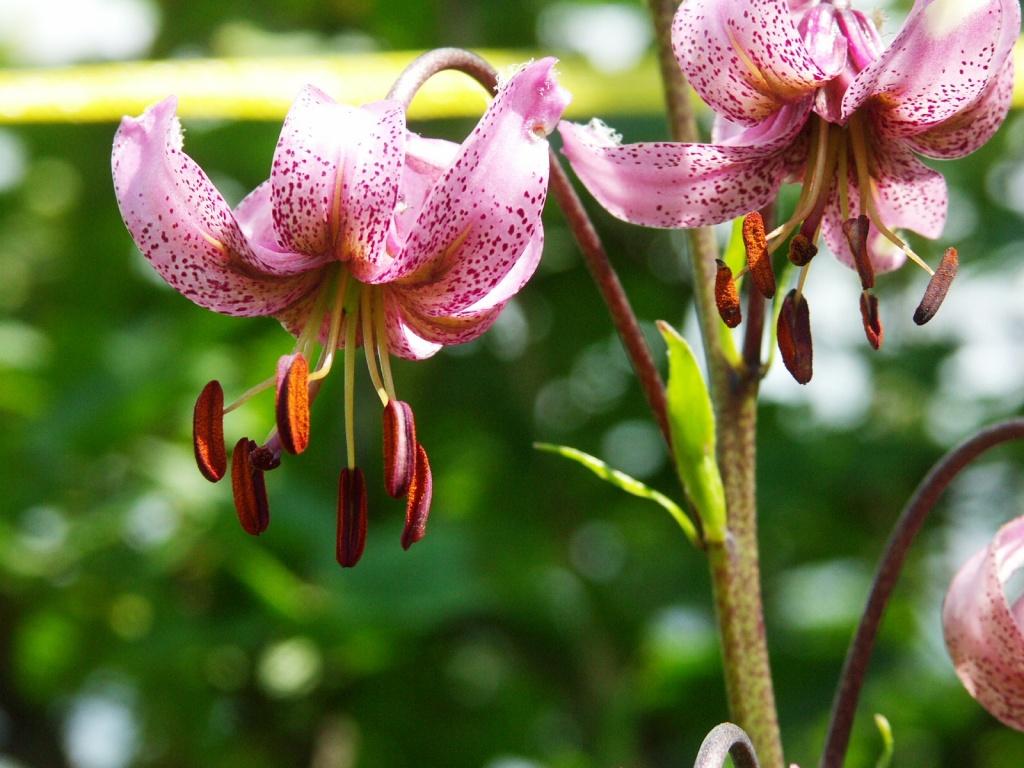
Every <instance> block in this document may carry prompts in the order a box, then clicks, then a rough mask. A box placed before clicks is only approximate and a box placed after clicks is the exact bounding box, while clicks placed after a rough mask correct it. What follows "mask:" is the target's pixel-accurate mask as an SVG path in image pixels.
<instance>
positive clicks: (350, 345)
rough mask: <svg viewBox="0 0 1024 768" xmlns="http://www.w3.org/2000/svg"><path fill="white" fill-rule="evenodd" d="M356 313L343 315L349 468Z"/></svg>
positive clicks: (351, 463) (352, 447) (352, 461)
mask: <svg viewBox="0 0 1024 768" xmlns="http://www.w3.org/2000/svg"><path fill="white" fill-rule="evenodd" d="M356 314H357V313H352V314H349V313H346V315H345V453H346V458H347V461H348V463H347V466H348V468H349V469H350V470H354V469H355V467H356V426H355V415H356Z"/></svg>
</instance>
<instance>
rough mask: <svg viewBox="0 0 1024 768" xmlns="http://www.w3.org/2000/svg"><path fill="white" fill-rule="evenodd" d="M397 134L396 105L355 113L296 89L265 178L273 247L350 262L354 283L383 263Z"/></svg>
mask: <svg viewBox="0 0 1024 768" xmlns="http://www.w3.org/2000/svg"><path fill="white" fill-rule="evenodd" d="M405 134H406V131H405V113H404V112H403V111H402V108H401V105H400V104H398V103H397V102H388V101H382V102H377V103H376V104H370V105H368V106H366V107H360V108H358V109H357V108H354V107H349V106H345V105H343V104H337V103H335V102H334V101H333V100H332V99H331V98H330V97H329V96H327V95H326V94H324V93H323V92H322V91H320V90H318V89H317V88H314V87H312V86H307V87H306V88H304V89H303V91H302V92H301V93H300V94H299V97H298V98H297V99H296V100H295V103H294V104H293V105H292V108H291V110H290V111H289V112H288V116H287V117H286V118H285V121H284V126H283V127H282V129H281V138H280V139H279V140H278V143H277V150H276V151H275V152H274V162H273V167H272V170H271V174H270V181H271V189H272V202H273V214H274V224H275V226H276V228H277V232H278V236H279V238H280V241H281V244H282V245H283V246H284V247H286V248H289V249H291V250H295V251H299V252H302V253H306V254H309V255H311V256H321V255H325V254H326V255H331V256H333V258H337V259H339V260H342V261H348V260H351V261H352V265H351V268H352V271H353V274H355V275H356V277H361V276H362V274H363V273H364V272H372V271H374V269H375V268H376V267H377V263H378V262H379V261H380V260H381V259H384V258H387V257H386V253H385V249H384V244H385V241H386V238H387V232H388V225H389V223H390V220H391V214H392V211H393V210H394V207H395V201H396V199H397V195H398V183H399V178H400V173H401V167H402V161H403V157H404V145H405Z"/></svg>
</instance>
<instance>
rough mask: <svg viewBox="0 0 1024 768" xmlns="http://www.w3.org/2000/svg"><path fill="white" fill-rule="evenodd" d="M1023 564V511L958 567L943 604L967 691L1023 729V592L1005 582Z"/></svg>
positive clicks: (954, 656)
mask: <svg viewBox="0 0 1024 768" xmlns="http://www.w3.org/2000/svg"><path fill="white" fill-rule="evenodd" d="M1021 568H1024V517H1018V518H1017V519H1016V520H1013V521H1011V522H1009V523H1007V524H1006V525H1004V526H1003V527H1002V528H1001V529H1000V530H999V533H997V534H996V536H995V538H994V539H993V540H992V542H991V543H990V544H989V545H988V546H987V547H986V548H985V549H983V550H981V551H980V552H978V553H976V554H975V555H974V556H973V557H972V558H971V559H970V560H968V561H967V563H966V564H965V565H964V566H963V567H962V568H961V569H960V570H959V571H958V572H957V574H956V576H955V577H954V578H953V583H952V584H951V585H950V587H949V592H948V593H947V594H946V602H945V604H944V605H943V608H942V625H943V629H944V631H945V636H946V648H947V649H949V655H950V657H951V658H952V659H953V664H954V666H955V667H956V673H957V675H959V676H960V680H961V682H963V684H964V687H966V688H967V691H968V693H970V694H971V696H973V697H974V698H975V699H977V700H978V703H980V704H981V705H982V706H983V707H985V709H987V710H988V711H989V712H991V713H992V714H993V715H994V716H995V717H997V718H999V719H1000V720H1001V721H1002V722H1004V723H1005V724H1006V725H1008V726H1010V727H1011V728H1015V729H1017V730H1018V731H1024V598H1022V597H1017V598H1016V599H1014V600H1013V601H1012V602H1011V601H1010V600H1008V599H1007V595H1006V585H1007V582H1008V581H1009V580H1010V578H1011V577H1012V576H1013V574H1014V573H1015V572H1016V571H1019V570H1020V569H1021Z"/></svg>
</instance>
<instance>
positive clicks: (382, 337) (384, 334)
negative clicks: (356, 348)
mask: <svg viewBox="0 0 1024 768" xmlns="http://www.w3.org/2000/svg"><path fill="white" fill-rule="evenodd" d="M373 291H374V299H375V300H374V302H373V324H374V326H375V329H376V337H375V338H376V342H377V357H378V358H379V359H380V372H381V375H382V376H383V377H384V389H386V390H387V393H388V397H390V398H391V399H392V400H397V399H398V398H397V397H396V396H395V379H394V377H393V376H392V375H391V351H390V350H389V349H388V327H387V320H386V318H385V316H384V291H383V289H382V288H380V287H379V286H377V287H374V288H373Z"/></svg>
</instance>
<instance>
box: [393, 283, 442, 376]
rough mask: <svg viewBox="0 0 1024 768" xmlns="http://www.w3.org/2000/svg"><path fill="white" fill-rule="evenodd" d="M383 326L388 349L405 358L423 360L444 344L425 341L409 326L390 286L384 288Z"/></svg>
mask: <svg viewBox="0 0 1024 768" xmlns="http://www.w3.org/2000/svg"><path fill="white" fill-rule="evenodd" d="M384 326H385V328H386V329H387V334H388V350H389V351H390V352H391V354H393V355H398V356H399V357H404V358H405V359H406V360H425V359H426V358H428V357H432V356H433V355H435V354H437V352H438V351H439V350H440V349H441V347H442V346H444V345H443V344H439V343H436V342H432V341H427V340H426V339H424V338H423V337H422V336H420V335H419V334H418V333H416V331H414V330H413V329H412V328H411V327H410V325H409V323H408V321H407V319H406V315H405V310H404V309H403V308H402V304H401V302H400V301H399V300H398V299H396V298H395V296H394V295H393V291H392V290H391V289H390V288H385V289H384Z"/></svg>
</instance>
